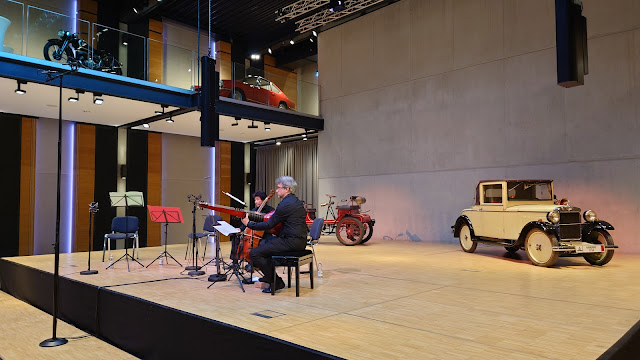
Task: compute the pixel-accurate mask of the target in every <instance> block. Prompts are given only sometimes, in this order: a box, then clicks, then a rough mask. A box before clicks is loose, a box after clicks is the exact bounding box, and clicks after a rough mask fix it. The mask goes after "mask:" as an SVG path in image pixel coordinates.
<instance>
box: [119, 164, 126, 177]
mask: <svg viewBox="0 0 640 360" xmlns="http://www.w3.org/2000/svg"><path fill="white" fill-rule="evenodd" d="M120 178H121V179H126V178H127V164H122V165H120Z"/></svg>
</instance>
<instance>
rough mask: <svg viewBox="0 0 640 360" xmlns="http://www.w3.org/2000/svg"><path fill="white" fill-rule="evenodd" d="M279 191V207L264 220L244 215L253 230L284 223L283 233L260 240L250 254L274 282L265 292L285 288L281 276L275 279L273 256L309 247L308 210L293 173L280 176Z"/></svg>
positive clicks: (268, 280) (270, 280) (243, 221)
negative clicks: (301, 197)
mask: <svg viewBox="0 0 640 360" xmlns="http://www.w3.org/2000/svg"><path fill="white" fill-rule="evenodd" d="M276 185H277V188H276V194H278V197H279V198H280V199H282V201H281V202H280V204H278V207H277V208H276V211H275V212H274V213H273V215H271V217H270V218H269V219H268V220H267V221H264V222H255V221H250V220H249V217H248V216H245V217H244V219H242V223H243V224H244V225H245V226H247V227H248V228H249V229H252V230H269V229H271V228H273V227H275V226H276V225H278V224H282V228H281V229H280V234H279V235H278V236H277V237H271V238H268V239H265V240H262V241H261V242H260V245H258V247H256V248H254V249H253V250H251V252H250V255H251V259H253V264H254V265H255V266H256V267H258V268H259V269H260V270H262V273H263V274H264V277H263V278H262V279H261V281H263V282H268V283H270V285H269V287H268V288H266V289H263V290H262V292H264V293H270V292H271V287H272V286H275V287H276V290H280V289H282V288H284V281H283V280H282V278H280V277H279V276H277V275H276V276H277V278H276V282H275V284H273V283H271V282H272V281H273V280H272V279H273V269H272V267H271V256H272V255H274V254H276V253H280V252H285V251H302V250H304V249H305V248H306V247H307V233H308V230H307V224H306V223H305V217H306V214H307V212H306V211H305V209H304V205H303V203H302V201H301V200H300V199H298V198H297V197H296V196H295V195H294V192H295V190H296V186H297V185H298V184H297V183H296V181H295V180H294V179H293V178H292V177H290V176H281V177H279V178H278V179H277V180H276Z"/></svg>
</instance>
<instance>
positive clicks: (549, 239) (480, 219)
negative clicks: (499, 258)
mask: <svg viewBox="0 0 640 360" xmlns="http://www.w3.org/2000/svg"><path fill="white" fill-rule="evenodd" d="M554 198H555V197H554V194H553V181H552V180H486V181H481V182H479V183H478V185H477V186H476V195H475V205H474V206H472V207H471V208H470V209H464V210H462V213H461V215H460V217H458V219H457V220H456V223H455V225H454V226H452V228H453V234H454V236H455V237H457V238H459V239H460V246H461V247H462V250H464V251H465V252H474V251H475V250H476V246H477V245H478V242H482V243H489V244H495V245H502V246H504V247H505V249H507V251H509V252H516V251H518V250H520V249H521V248H523V249H524V250H525V251H526V252H527V256H528V257H529V259H530V260H531V262H533V264H534V265H538V266H552V265H553V264H555V262H556V260H558V256H571V255H581V256H583V257H584V258H585V260H587V261H588V262H589V263H590V264H592V265H604V264H606V263H608V262H609V261H610V260H611V258H612V257H613V251H614V250H613V249H615V248H617V247H618V246H616V245H614V244H613V238H612V237H611V235H610V234H609V232H608V231H607V230H613V226H611V224H609V223H608V222H606V221H602V220H600V219H598V217H597V215H596V213H595V212H594V211H593V210H587V211H585V212H584V213H582V214H581V210H580V209H579V208H577V207H574V206H571V205H568V204H566V205H557V204H555V203H554ZM582 218H584V222H582Z"/></svg>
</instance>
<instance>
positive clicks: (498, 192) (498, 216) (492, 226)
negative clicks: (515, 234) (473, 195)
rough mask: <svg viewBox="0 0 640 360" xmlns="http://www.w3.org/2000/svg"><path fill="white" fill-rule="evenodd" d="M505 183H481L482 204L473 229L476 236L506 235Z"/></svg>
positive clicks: (499, 236)
mask: <svg viewBox="0 0 640 360" xmlns="http://www.w3.org/2000/svg"><path fill="white" fill-rule="evenodd" d="M504 191H505V184H504V183H502V182H488V183H483V184H481V185H480V194H479V195H480V206H479V207H478V214H477V216H476V217H477V219H478V220H477V221H474V223H473V224H472V225H473V229H474V233H475V235H476V236H481V237H488V238H495V239H502V238H503V237H504V204H505V202H506V199H505V194H504Z"/></svg>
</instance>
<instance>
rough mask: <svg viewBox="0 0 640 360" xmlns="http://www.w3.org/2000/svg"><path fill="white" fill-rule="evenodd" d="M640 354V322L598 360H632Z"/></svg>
mask: <svg viewBox="0 0 640 360" xmlns="http://www.w3.org/2000/svg"><path fill="white" fill-rule="evenodd" d="M638 354H640V321H638V322H637V323H636V324H635V325H633V326H632V327H631V329H629V331H627V332H626V333H625V334H624V335H622V337H621V338H620V340H618V341H616V343H615V344H613V345H612V346H611V347H610V348H609V350H607V351H605V352H604V354H602V355H600V356H599V357H598V360H632V359H637V358H638Z"/></svg>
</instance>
